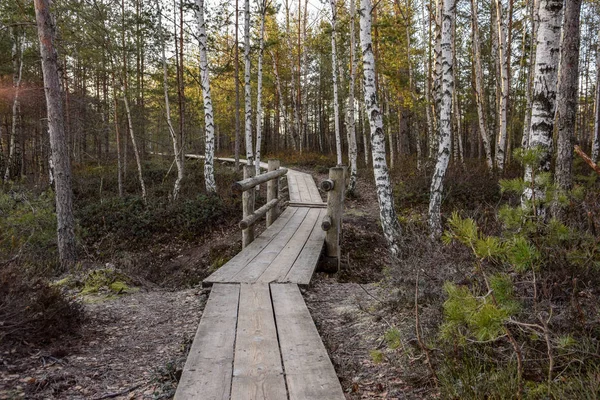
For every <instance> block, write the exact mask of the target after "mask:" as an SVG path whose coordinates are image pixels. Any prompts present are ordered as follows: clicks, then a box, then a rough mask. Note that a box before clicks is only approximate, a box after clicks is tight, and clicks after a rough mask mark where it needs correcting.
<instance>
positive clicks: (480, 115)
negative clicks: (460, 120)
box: [471, 0, 494, 171]
mask: <svg viewBox="0 0 600 400" xmlns="http://www.w3.org/2000/svg"><path fill="white" fill-rule="evenodd" d="M478 14H479V11H478V0H471V31H472V35H473V40H472V43H471V48H472V50H473V63H474V70H475V71H474V73H475V103H476V104H477V122H478V126H479V135H480V136H481V140H482V142H483V148H484V151H485V161H486V163H487V166H488V169H489V170H490V171H491V170H492V169H493V168H494V164H493V161H492V149H491V145H490V136H489V134H488V131H487V123H486V120H485V108H484V104H483V101H484V90H483V72H482V67H481V49H480V47H479V46H480V39H479V21H478V20H477V15H478Z"/></svg>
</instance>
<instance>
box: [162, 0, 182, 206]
mask: <svg viewBox="0 0 600 400" xmlns="http://www.w3.org/2000/svg"><path fill="white" fill-rule="evenodd" d="M156 9H157V11H158V28H159V29H162V10H161V7H160V0H156ZM160 47H161V55H162V65H163V91H164V94H165V115H166V117H167V126H168V128H169V134H170V135H171V142H172V143H173V155H174V157H175V165H176V166H177V179H176V180H175V184H174V186H173V200H177V198H178V197H179V191H180V190H181V180H182V179H183V168H184V167H183V162H182V158H181V156H180V152H181V150H180V149H179V142H178V139H177V135H176V134H175V129H174V128H173V123H172V122H171V105H170V103H169V82H168V74H167V58H166V56H165V42H164V40H163V39H160Z"/></svg>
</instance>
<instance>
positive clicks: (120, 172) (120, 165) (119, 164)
mask: <svg viewBox="0 0 600 400" xmlns="http://www.w3.org/2000/svg"><path fill="white" fill-rule="evenodd" d="M112 86H113V95H114V97H113V99H114V108H115V117H114V121H115V140H116V142H117V143H116V145H117V185H118V190H119V197H123V163H122V161H121V159H122V154H121V148H122V145H121V132H120V130H119V100H118V98H117V85H116V83H115V74H114V72H113V75H112Z"/></svg>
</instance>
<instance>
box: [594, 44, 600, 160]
mask: <svg viewBox="0 0 600 400" xmlns="http://www.w3.org/2000/svg"><path fill="white" fill-rule="evenodd" d="M596 82H600V51H596ZM599 156H600V84H596V113H595V115H594V138H593V139H592V161H593V162H595V163H597V162H598V157H599Z"/></svg>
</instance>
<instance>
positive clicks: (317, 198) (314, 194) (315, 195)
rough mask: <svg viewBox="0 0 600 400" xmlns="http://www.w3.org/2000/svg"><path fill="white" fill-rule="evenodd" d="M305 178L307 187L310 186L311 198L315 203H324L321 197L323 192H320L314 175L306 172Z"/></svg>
mask: <svg viewBox="0 0 600 400" xmlns="http://www.w3.org/2000/svg"><path fill="white" fill-rule="evenodd" d="M304 180H305V181H306V187H308V192H309V193H310V198H311V201H312V202H313V203H323V199H322V198H321V193H319V188H317V184H316V183H315V180H314V179H313V177H312V176H310V175H308V174H306V175H305V176H304Z"/></svg>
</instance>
